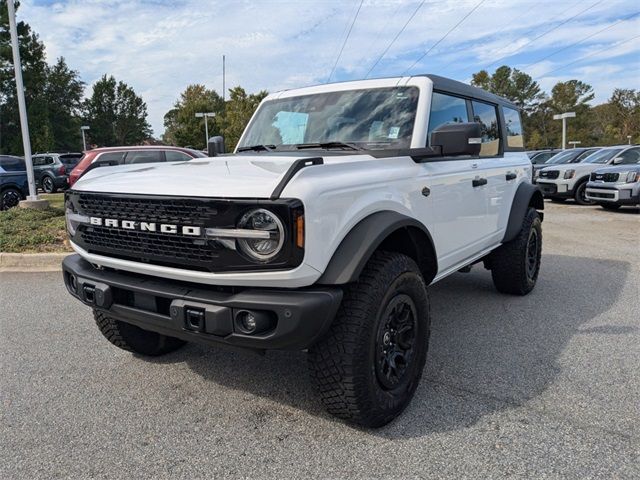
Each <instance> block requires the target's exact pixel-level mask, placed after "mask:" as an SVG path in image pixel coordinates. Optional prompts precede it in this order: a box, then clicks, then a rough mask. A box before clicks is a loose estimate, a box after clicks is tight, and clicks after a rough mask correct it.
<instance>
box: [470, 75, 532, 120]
mask: <svg viewBox="0 0 640 480" xmlns="http://www.w3.org/2000/svg"><path fill="white" fill-rule="evenodd" d="M471 84H472V85H475V86H476V87H480V88H482V89H484V90H487V91H489V92H491V93H495V94H496V95H499V96H501V97H504V98H506V99H508V100H511V101H512V102H513V103H515V104H516V105H518V106H519V107H520V108H522V109H523V110H524V112H525V113H526V114H530V113H531V112H533V111H535V110H536V108H537V107H538V106H539V105H540V103H541V102H542V101H544V99H545V95H544V92H542V90H541V88H540V85H538V82H535V81H534V80H533V79H532V78H531V77H530V76H529V75H527V74H526V73H524V72H521V71H520V70H518V69H516V68H514V69H512V68H510V67H507V66H506V65H503V66H501V67H499V68H498V69H497V70H496V71H495V72H494V73H493V75H490V74H489V73H488V72H487V71H486V70H480V71H479V72H477V73H474V74H473V77H472V80H471Z"/></svg>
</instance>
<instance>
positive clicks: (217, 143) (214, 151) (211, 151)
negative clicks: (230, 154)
mask: <svg viewBox="0 0 640 480" xmlns="http://www.w3.org/2000/svg"><path fill="white" fill-rule="evenodd" d="M223 153H224V137H221V136H216V137H211V138H210V139H209V142H208V143H207V154H208V155H209V156H210V157H217V156H218V155H222V154H223Z"/></svg>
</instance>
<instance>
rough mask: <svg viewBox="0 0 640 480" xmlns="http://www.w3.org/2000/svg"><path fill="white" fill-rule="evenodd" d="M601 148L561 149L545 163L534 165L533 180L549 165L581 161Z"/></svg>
mask: <svg viewBox="0 0 640 480" xmlns="http://www.w3.org/2000/svg"><path fill="white" fill-rule="evenodd" d="M598 150H600V147H594V148H572V149H570V150H561V151H560V152H557V153H556V154H555V155H553V156H552V157H551V158H549V159H548V160H547V161H546V162H544V163H537V164H535V165H534V166H533V180H534V181H535V180H536V179H537V178H538V173H540V170H542V169H543V168H546V167H548V166H549V165H561V164H568V163H580V162H581V161H583V160H584V159H585V158H587V157H588V156H589V155H591V154H592V153H595V152H597V151H598Z"/></svg>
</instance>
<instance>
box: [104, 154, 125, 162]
mask: <svg viewBox="0 0 640 480" xmlns="http://www.w3.org/2000/svg"><path fill="white" fill-rule="evenodd" d="M124 153H125V152H107V153H103V154H102V155H99V156H98V158H97V161H98V162H100V163H102V162H118V163H122V157H123V156H124Z"/></svg>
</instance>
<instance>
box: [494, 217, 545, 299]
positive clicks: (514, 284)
mask: <svg viewBox="0 0 640 480" xmlns="http://www.w3.org/2000/svg"><path fill="white" fill-rule="evenodd" d="M541 256H542V223H541V221H540V215H538V212H537V211H536V210H535V209H534V208H529V209H528V210H527V213H526V215H525V217H524V221H523V222H522V228H521V229H520V232H519V233H518V236H517V237H516V238H514V239H513V240H511V241H510V242H507V243H504V244H503V245H501V246H500V247H498V248H497V249H496V250H494V251H493V252H492V253H491V256H490V258H489V264H490V266H491V277H492V278H493V284H494V285H495V286H496V288H497V289H498V291H499V292H502V293H510V294H513V295H526V294H527V293H529V292H530V291H531V290H533V288H534V287H535V286H536V281H537V280H538V273H539V272H540V258H541Z"/></svg>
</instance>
